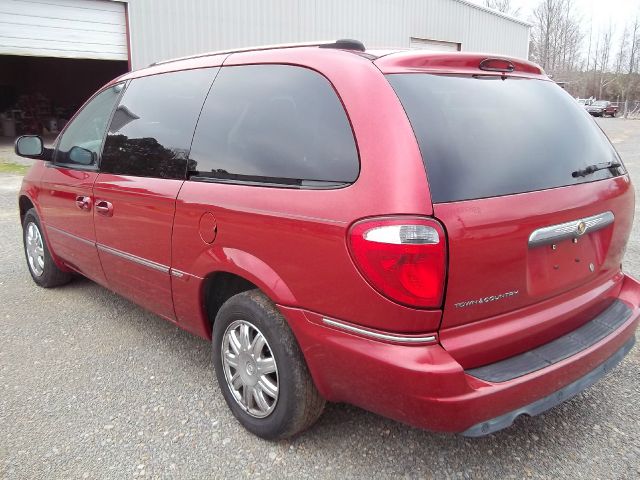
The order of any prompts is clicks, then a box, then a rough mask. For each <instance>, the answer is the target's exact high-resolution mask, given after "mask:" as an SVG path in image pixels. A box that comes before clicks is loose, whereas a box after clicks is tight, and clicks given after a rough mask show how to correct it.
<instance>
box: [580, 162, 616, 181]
mask: <svg viewBox="0 0 640 480" xmlns="http://www.w3.org/2000/svg"><path fill="white" fill-rule="evenodd" d="M621 166H622V164H621V163H620V162H604V163H596V164H595V165H589V166H588V167H586V168H583V169H582V170H576V171H575V172H573V173H572V174H571V176H572V177H574V178H577V177H586V176H587V175H591V174H592V173H595V172H597V171H599V170H606V169H608V168H618V167H621Z"/></svg>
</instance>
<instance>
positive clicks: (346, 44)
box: [147, 39, 365, 68]
mask: <svg viewBox="0 0 640 480" xmlns="http://www.w3.org/2000/svg"><path fill="white" fill-rule="evenodd" d="M296 47H320V48H335V49H342V50H357V51H360V52H364V51H365V48H364V45H363V44H362V42H360V41H358V40H349V39H340V40H336V41H330V40H324V41H318V42H300V43H282V44H277V45H260V46H257V47H245V48H234V49H231V50H219V51H215V52H207V53H197V54H195V55H187V56H186V57H178V58H171V59H168V60H159V61H157V62H153V63H151V64H149V65H148V66H147V68H148V67H153V66H155V65H163V64H165V63H172V62H179V61H180V60H190V59H193V58H202V57H209V56H211V55H224V54H227V53H242V52H258V51H261V50H273V49H276V48H296Z"/></svg>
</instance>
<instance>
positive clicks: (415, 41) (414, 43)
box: [409, 37, 460, 52]
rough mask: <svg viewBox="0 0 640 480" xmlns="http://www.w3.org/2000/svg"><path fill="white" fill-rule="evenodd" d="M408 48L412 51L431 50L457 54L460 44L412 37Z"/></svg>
mask: <svg viewBox="0 0 640 480" xmlns="http://www.w3.org/2000/svg"><path fill="white" fill-rule="evenodd" d="M409 48H412V49H414V50H433V51H436V52H458V51H460V44H459V43H455V42H441V41H440V40H427V39H424V38H413V37H412V38H411V42H410V45H409Z"/></svg>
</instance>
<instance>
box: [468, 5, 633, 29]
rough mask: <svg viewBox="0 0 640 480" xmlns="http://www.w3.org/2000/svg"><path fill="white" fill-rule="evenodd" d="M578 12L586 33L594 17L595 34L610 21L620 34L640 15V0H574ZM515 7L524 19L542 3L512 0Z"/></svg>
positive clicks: (607, 25)
mask: <svg viewBox="0 0 640 480" xmlns="http://www.w3.org/2000/svg"><path fill="white" fill-rule="evenodd" d="M471 1H473V2H474V3H478V4H484V0H471ZM573 2H574V4H575V10H576V12H577V13H578V14H579V15H581V16H582V19H583V20H582V21H583V28H584V29H585V34H587V35H588V34H589V28H590V19H593V32H594V35H595V34H596V33H597V32H598V31H599V30H600V31H605V30H607V29H608V28H609V22H611V23H612V24H613V27H614V31H617V33H618V35H621V34H622V31H623V30H624V24H625V21H628V22H631V21H633V19H634V18H635V15H636V14H638V15H640V0H573ZM511 3H512V4H513V6H514V7H520V9H521V12H520V14H519V15H518V16H519V17H521V18H523V19H524V20H529V18H530V16H531V12H532V10H533V9H534V8H535V7H536V6H537V5H538V4H539V3H540V1H539V0H512V2H511Z"/></svg>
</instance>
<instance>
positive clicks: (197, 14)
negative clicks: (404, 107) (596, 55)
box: [128, 0, 529, 68]
mask: <svg viewBox="0 0 640 480" xmlns="http://www.w3.org/2000/svg"><path fill="white" fill-rule="evenodd" d="M128 3H129V27H130V35H131V50H132V52H131V54H132V64H133V65H132V66H133V68H141V67H144V66H146V65H148V64H150V63H152V62H155V61H158V60H164V59H167V58H173V57H180V56H184V55H191V54H195V53H202V52H209V51H215V50H224V49H230V48H240V47H248V46H254V45H265V44H274V43H290V42H303V41H313V40H333V39H338V38H355V39H358V40H361V41H362V42H364V44H365V45H366V46H367V48H388V47H391V48H409V47H410V39H411V37H415V38H422V39H428V40H437V41H441V42H452V43H460V44H461V49H462V50H463V51H480V52H486V53H494V54H503V55H510V56H514V57H520V58H526V57H527V56H528V47H529V25H528V24H527V23H525V22H521V21H518V20H515V19H511V18H507V17H505V16H503V15H500V14H497V13H495V12H491V11H487V10H486V9H484V8H482V7H478V6H477V5H473V4H470V3H468V2H466V1H465V0H259V1H258V0H182V1H179V2H178V1H174V0H128Z"/></svg>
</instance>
